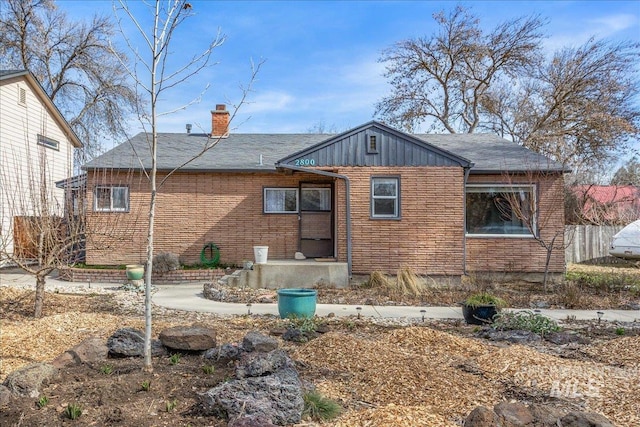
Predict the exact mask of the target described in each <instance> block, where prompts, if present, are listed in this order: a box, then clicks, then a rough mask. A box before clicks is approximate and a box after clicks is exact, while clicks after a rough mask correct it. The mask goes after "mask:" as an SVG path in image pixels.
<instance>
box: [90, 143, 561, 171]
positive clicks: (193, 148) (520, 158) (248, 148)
mask: <svg viewBox="0 0 640 427" xmlns="http://www.w3.org/2000/svg"><path fill="white" fill-rule="evenodd" d="M332 136H335V135H332V134H230V135H229V136H228V137H227V138H222V139H220V141H219V142H218V143H217V145H216V146H215V147H214V148H212V149H210V150H209V151H207V152H205V153H204V154H203V155H202V156H200V157H199V158H197V159H195V160H193V161H191V162H190V163H188V164H187V165H186V166H184V167H182V168H181V169H182V170H185V171H220V172H222V171H229V172H231V171H273V170H275V163H276V162H277V161H278V160H280V159H283V158H285V157H287V156H289V155H291V154H292V153H295V152H297V151H300V150H303V149H306V148H309V147H311V146H313V145H315V144H318V143H320V142H322V141H325V140H327V139H329V138H331V137H332ZM413 136H414V137H417V138H419V139H421V140H423V141H425V142H427V143H429V144H432V145H434V146H436V147H439V148H442V149H445V150H447V151H450V152H451V153H454V154H457V155H459V156H462V157H464V158H467V159H469V160H471V161H472V162H473V163H474V164H475V165H474V167H473V168H472V172H473V173H500V172H502V171H505V170H506V171H513V172H516V171H524V170H554V171H561V170H563V168H562V165H560V164H558V163H555V162H552V161H551V160H549V159H547V158H546V157H544V156H542V155H539V154H537V153H534V152H532V151H530V150H528V149H526V148H524V147H522V146H520V145H518V144H515V143H513V142H510V141H507V140H505V139H503V138H500V137H498V136H497V135H493V134H442V135H441V134H418V135H413ZM214 141H216V139H215V138H211V137H209V136H208V135H206V134H187V133H160V134H158V157H157V160H158V170H171V169H173V168H175V167H177V166H179V165H182V164H183V163H184V162H186V161H188V160H189V159H190V158H191V157H193V156H194V154H196V153H198V152H200V151H201V150H202V148H203V147H204V146H205V144H207V143H212V142H214ZM136 153H137V154H138V155H139V156H140V159H141V160H138V156H136ZM261 156H262V164H260V157H261ZM141 163H142V165H143V166H144V167H145V168H150V167H151V158H150V150H149V144H148V143H147V134H145V133H140V134H138V135H136V136H135V137H133V138H131V139H130V140H129V141H127V142H124V143H122V144H120V145H118V146H116V147H115V148H113V149H112V150H111V151H108V152H107V153H105V154H103V155H102V156H100V157H97V158H96V159H94V160H92V161H90V162H89V163H87V164H86V166H85V168H86V169H103V168H107V169H112V168H113V169H132V168H135V169H137V168H139V167H140V164H141Z"/></svg>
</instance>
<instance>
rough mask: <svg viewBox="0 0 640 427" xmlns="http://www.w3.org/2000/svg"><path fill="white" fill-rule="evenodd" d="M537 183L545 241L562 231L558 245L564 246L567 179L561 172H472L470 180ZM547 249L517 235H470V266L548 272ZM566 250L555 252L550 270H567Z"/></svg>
mask: <svg viewBox="0 0 640 427" xmlns="http://www.w3.org/2000/svg"><path fill="white" fill-rule="evenodd" d="M532 178H535V179H536V180H539V181H538V182H537V183H536V193H537V194H536V197H537V201H538V209H539V212H538V216H537V218H538V228H539V230H540V237H541V239H542V240H543V241H546V242H550V241H551V239H552V238H553V236H554V235H555V234H556V233H558V235H559V237H558V238H557V240H556V245H558V246H561V245H562V242H563V241H564V232H563V230H564V190H563V185H564V179H563V177H562V176H561V175H548V176H539V177H526V176H521V177H513V178H506V177H503V176H500V175H494V176H477V175H471V176H470V177H469V183H491V184H494V183H501V182H505V180H507V181H510V182H512V183H514V184H516V183H524V184H529V183H532V182H533V180H532ZM546 255H547V251H546V250H545V249H544V248H543V247H542V246H541V245H540V243H539V242H537V241H536V240H535V239H533V238H531V237H529V238H514V237H498V238H487V237H468V238H467V269H468V270H469V271H495V272H510V273H520V272H527V273H534V272H538V273H539V272H544V264H545V259H546ZM564 267H565V262H564V249H556V250H554V251H553V252H552V258H551V262H550V268H549V271H550V272H552V273H561V272H564Z"/></svg>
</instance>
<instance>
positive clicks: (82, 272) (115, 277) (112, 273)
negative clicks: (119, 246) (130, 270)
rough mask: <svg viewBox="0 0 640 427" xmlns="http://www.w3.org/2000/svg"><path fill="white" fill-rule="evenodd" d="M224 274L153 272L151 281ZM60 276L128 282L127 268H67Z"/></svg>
mask: <svg viewBox="0 0 640 427" xmlns="http://www.w3.org/2000/svg"><path fill="white" fill-rule="evenodd" d="M224 275H225V270H222V269H207V270H176V271H168V272H166V273H163V274H153V275H152V276H151V282H152V283H155V284H177V283H183V282H193V281H198V282H200V281H202V282H204V281H208V282H213V281H216V280H218V279H220V278H221V277H222V276H224ZM60 278H61V279H62V280H66V281H69V282H85V283H90V282H93V283H126V282H127V273H126V271H125V270H109V269H89V268H65V269H64V270H60Z"/></svg>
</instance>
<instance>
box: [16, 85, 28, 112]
mask: <svg viewBox="0 0 640 427" xmlns="http://www.w3.org/2000/svg"><path fill="white" fill-rule="evenodd" d="M18 105H22V106H23V107H26V106H27V90H26V89H25V88H23V87H22V86H18Z"/></svg>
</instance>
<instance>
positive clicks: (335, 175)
mask: <svg viewBox="0 0 640 427" xmlns="http://www.w3.org/2000/svg"><path fill="white" fill-rule="evenodd" d="M276 168H282V169H289V170H292V171H297V172H305V173H311V174H315V175H322V176H328V177H331V178H338V179H343V180H344V183H345V187H346V194H345V199H346V201H345V204H346V206H345V213H346V215H347V221H346V222H347V269H348V270H349V278H350V279H351V277H352V276H351V265H352V257H351V182H350V181H349V177H348V176H346V175H342V174H339V173H333V172H327V171H323V170H319V169H307V168H301V167H298V166H291V165H281V164H279V163H276Z"/></svg>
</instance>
